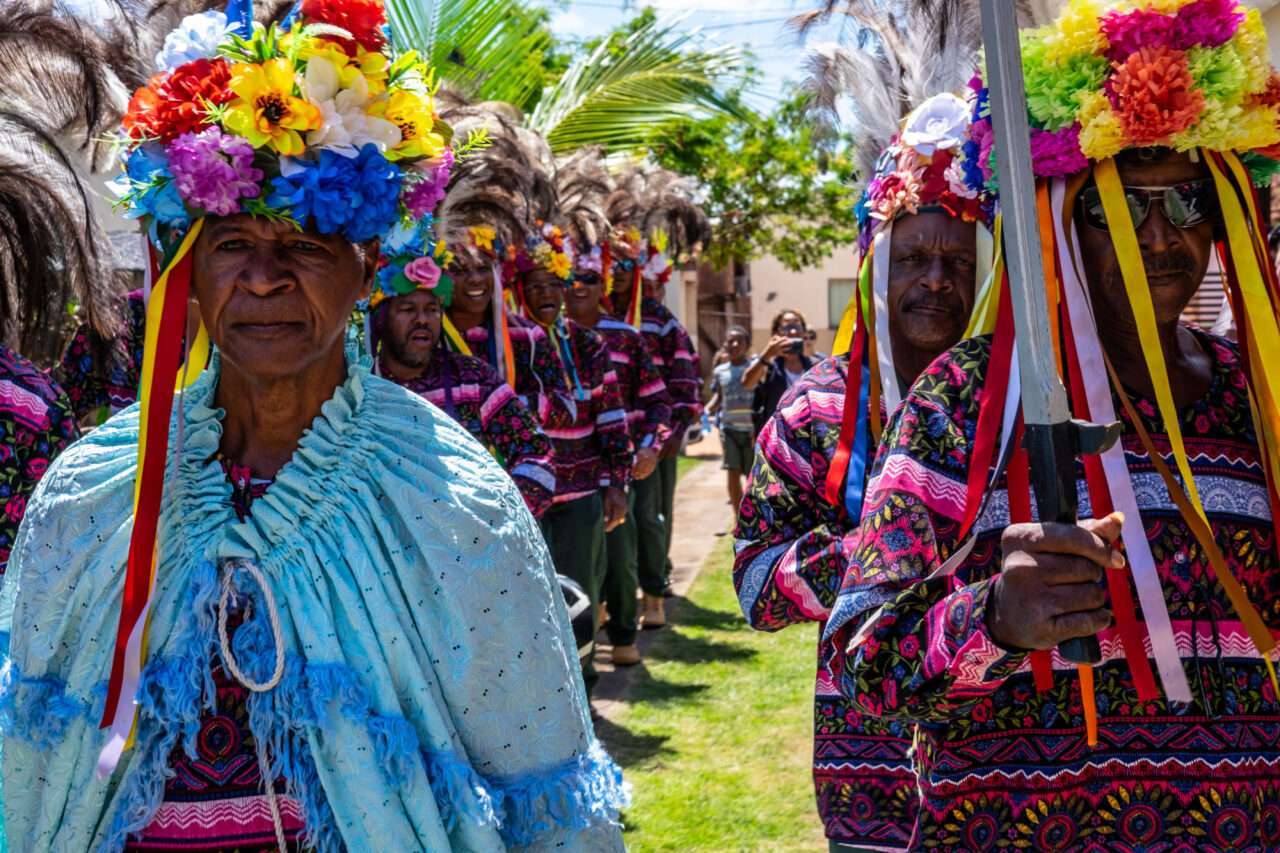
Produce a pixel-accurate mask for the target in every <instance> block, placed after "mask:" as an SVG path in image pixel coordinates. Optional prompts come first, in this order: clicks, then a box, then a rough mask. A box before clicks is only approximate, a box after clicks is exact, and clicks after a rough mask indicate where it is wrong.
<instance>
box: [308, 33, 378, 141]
mask: <svg viewBox="0 0 1280 853" xmlns="http://www.w3.org/2000/svg"><path fill="white" fill-rule="evenodd" d="M302 93H303V95H304V96H305V97H306V99H307V100H308V101H310V102H311V103H313V104H315V105H316V107H317V108H319V110H320V115H321V117H322V118H321V124H320V127H319V129H317V130H313V131H311V132H310V133H308V134H307V147H309V148H316V149H329V150H331V151H335V152H337V153H339V154H342V155H344V156H347V157H354V156H356V155H357V154H358V153H359V152H360V149H361V148H363V147H364V146H365V145H368V144H370V143H372V144H373V145H375V146H377V148H378V151H380V152H382V151H386V150H387V149H389V148H394V147H395V146H397V145H399V144H400V136H401V135H400V128H398V127H396V126H395V125H394V124H392V123H391V122H389V121H386V120H384V119H380V118H375V117H374V116H370V115H368V113H367V112H366V110H367V109H368V106H369V84H368V83H367V82H366V80H365V78H364V75H363V74H355V75H352V77H351V85H349V86H348V87H347V88H345V89H344V88H342V81H341V77H340V75H339V73H338V68H337V66H335V65H334V64H333V63H332V62H330V61H329V60H327V59H325V58H324V57H321V56H313V57H311V60H310V61H309V62H308V63H307V72H306V76H305V78H304V79H303V84H302Z"/></svg>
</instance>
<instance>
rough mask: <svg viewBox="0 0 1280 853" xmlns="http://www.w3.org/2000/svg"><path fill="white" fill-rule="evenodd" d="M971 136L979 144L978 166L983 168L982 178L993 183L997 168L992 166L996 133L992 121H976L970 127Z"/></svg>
mask: <svg viewBox="0 0 1280 853" xmlns="http://www.w3.org/2000/svg"><path fill="white" fill-rule="evenodd" d="M969 136H970V138H971V139H972V140H973V141H974V142H975V143H977V145H978V168H979V169H981V170H982V180H983V181H985V182H986V183H988V184H989V183H991V179H992V178H994V177H995V170H994V169H992V168H991V149H992V148H993V147H995V141H996V140H995V134H994V133H993V131H992V129H991V122H990V121H989V120H988V121H976V122H974V123H973V126H972V127H971V128H970V129H969Z"/></svg>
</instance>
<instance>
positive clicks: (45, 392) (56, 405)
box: [0, 345, 80, 575]
mask: <svg viewBox="0 0 1280 853" xmlns="http://www.w3.org/2000/svg"><path fill="white" fill-rule="evenodd" d="M79 436H80V433H79V430H78V429H77V427H76V417H75V413H74V412H73V411H72V410H71V404H70V403H69V402H68V401H67V396H66V394H64V393H63V392H62V389H61V388H59V387H58V385H57V383H55V382H54V381H53V380H52V379H50V378H49V377H48V375H46V374H45V373H44V372H43V371H41V370H40V369H39V368H37V367H36V366H35V365H34V364H32V363H31V362H29V361H27V359H25V358H23V357H22V356H20V355H18V354H17V353H16V352H14V351H13V350H11V349H9V348H8V347H6V346H4V345H0V575H3V574H4V570H5V568H6V567H7V566H8V564H9V550H10V549H11V548H13V542H14V539H15V538H17V535H18V525H19V524H21V522H22V518H23V516H24V515H25V514H26V509H27V501H28V500H29V499H30V498H31V493H32V492H33V491H35V488H36V484H37V483H39V482H40V478H41V477H43V476H44V472H45V471H46V470H47V469H48V467H49V463H50V462H52V461H53V460H54V458H55V457H56V456H57V455H58V454H60V453H61V452H62V451H63V450H65V449H66V448H67V445H69V444H70V443H71V442H73V441H75V440H76V439H77V438H79Z"/></svg>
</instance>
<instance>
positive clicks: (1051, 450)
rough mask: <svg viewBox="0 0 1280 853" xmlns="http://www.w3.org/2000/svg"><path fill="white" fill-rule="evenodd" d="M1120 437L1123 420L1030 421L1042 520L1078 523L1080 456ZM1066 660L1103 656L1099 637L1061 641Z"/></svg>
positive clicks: (1096, 659) (1029, 455)
mask: <svg viewBox="0 0 1280 853" xmlns="http://www.w3.org/2000/svg"><path fill="white" fill-rule="evenodd" d="M1119 438H1120V424H1118V423H1112V424H1093V423H1089V422H1087V421H1081V420H1070V421H1062V422H1061V423H1056V424H1027V425H1026V439H1025V444H1026V448H1027V461H1028V462H1029V463H1030V465H1031V484H1032V491H1033V492H1034V493H1035V498H1036V513H1037V515H1038V517H1039V519H1040V523H1041V524H1044V523H1046V522H1049V521H1056V522H1058V523H1060V524H1075V523H1076V521H1077V520H1078V515H1077V507H1078V505H1079V494H1078V492H1077V490H1076V466H1075V460H1076V457H1077V456H1079V455H1081V454H1097V453H1102V452H1104V451H1105V450H1107V449H1109V448H1110V447H1111V446H1112V445H1114V444H1115V443H1116V441H1118V440H1119ZM1058 653H1059V654H1061V655H1062V658H1063V660H1066V661H1070V662H1071V663H1077V664H1095V663H1099V662H1100V661H1101V660H1102V648H1101V647H1100V646H1099V645H1098V638H1097V637H1077V638H1075V639H1072V640H1067V641H1066V642H1063V643H1061V644H1059V645H1058Z"/></svg>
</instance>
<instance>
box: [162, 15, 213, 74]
mask: <svg viewBox="0 0 1280 853" xmlns="http://www.w3.org/2000/svg"><path fill="white" fill-rule="evenodd" d="M229 32H231V27H230V26H229V25H228V24H227V16H226V15H225V14H223V13H222V12H203V13H201V14H199V15H188V16H187V17H185V18H183V19H182V23H181V24H179V25H178V28H177V29H175V30H174V31H173V32H171V33H169V34H168V35H167V36H165V39H164V48H163V49H162V50H161V51H160V53H158V54H157V55H156V67H157V68H159V69H160V70H161V71H172V70H173V69H175V68H177V67H179V66H181V65H186V64H187V63H188V62H194V61H195V60H197V59H212V58H214V57H215V56H217V55H218V46H219V45H221V44H222V42H223V40H224V39H226V37H227V34H228V33H229Z"/></svg>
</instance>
